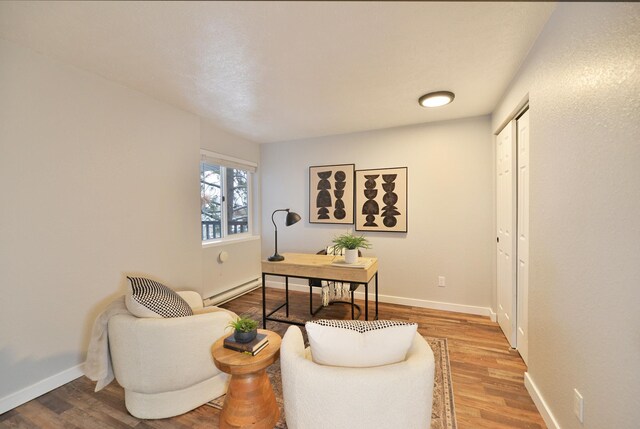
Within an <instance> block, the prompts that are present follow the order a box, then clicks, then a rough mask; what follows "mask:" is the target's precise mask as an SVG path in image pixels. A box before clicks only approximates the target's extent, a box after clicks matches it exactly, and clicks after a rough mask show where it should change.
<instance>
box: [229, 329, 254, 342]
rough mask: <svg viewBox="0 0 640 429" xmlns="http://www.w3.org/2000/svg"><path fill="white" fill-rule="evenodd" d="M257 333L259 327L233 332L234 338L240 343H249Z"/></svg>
mask: <svg viewBox="0 0 640 429" xmlns="http://www.w3.org/2000/svg"><path fill="white" fill-rule="evenodd" d="M256 335H258V330H257V329H254V330H253V331H249V332H242V331H234V332H233V338H234V339H235V340H236V341H237V342H239V343H248V342H250V341H253V339H254V338H255V337H256Z"/></svg>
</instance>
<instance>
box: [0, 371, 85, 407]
mask: <svg viewBox="0 0 640 429" xmlns="http://www.w3.org/2000/svg"><path fill="white" fill-rule="evenodd" d="M83 367H84V363H81V364H80V365H76V366H74V367H72V368H69V369H67V370H65V371H62V372H59V373H58V374H55V375H52V376H51V377H48V378H45V379H44V380H41V381H38V382H37V383H35V384H32V385H31V386H28V387H25V388H24V389H22V390H19V391H17V392H15V393H12V394H10V395H7V396H5V397H4V398H0V414H3V413H6V412H7V411H9V410H12V409H14V408H15V407H17V406H19V405H22V404H24V403H25V402H29V401H31V400H32V399H35V398H37V397H38V396H41V395H44V394H45V393H47V392H50V391H52V390H53V389H57V388H58V387H60V386H62V385H64V384H67V383H69V382H70V381H73V380H75V379H76V378H79V377H82V376H83V375H84V370H83Z"/></svg>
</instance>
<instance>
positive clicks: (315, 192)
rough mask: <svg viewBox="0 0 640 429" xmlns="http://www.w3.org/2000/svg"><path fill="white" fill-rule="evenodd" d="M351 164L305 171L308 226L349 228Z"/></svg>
mask: <svg viewBox="0 0 640 429" xmlns="http://www.w3.org/2000/svg"><path fill="white" fill-rule="evenodd" d="M355 167H356V166H355V164H336V165H316V166H311V167H309V223H333V224H347V225H348V224H353V217H354V216H353V190H354V172H355Z"/></svg>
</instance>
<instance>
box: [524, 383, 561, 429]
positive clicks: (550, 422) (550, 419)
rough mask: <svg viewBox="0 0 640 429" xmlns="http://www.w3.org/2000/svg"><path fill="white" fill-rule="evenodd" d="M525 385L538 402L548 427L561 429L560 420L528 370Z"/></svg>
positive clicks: (539, 409)
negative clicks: (552, 411)
mask: <svg viewBox="0 0 640 429" xmlns="http://www.w3.org/2000/svg"><path fill="white" fill-rule="evenodd" d="M524 387H526V388H527V392H529V395H530V396H531V399H533V403H534V404H536V408H538V411H539V412H540V415H541V416H542V419H543V420H544V422H545V423H546V424H547V427H548V428H549V429H560V425H559V424H558V421H557V420H556V418H555V417H554V416H553V413H551V410H550V409H549V406H548V405H547V403H546V402H545V400H544V398H543V397H542V394H541V393H540V391H539V390H538V387H537V386H536V384H535V383H534V382H533V379H532V378H531V376H530V375H529V373H528V372H525V373H524Z"/></svg>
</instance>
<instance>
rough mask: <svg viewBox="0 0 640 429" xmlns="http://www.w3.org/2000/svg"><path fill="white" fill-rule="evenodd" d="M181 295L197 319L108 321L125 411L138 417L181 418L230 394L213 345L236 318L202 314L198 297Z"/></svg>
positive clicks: (212, 310) (124, 317)
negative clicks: (176, 416)
mask: <svg viewBox="0 0 640 429" xmlns="http://www.w3.org/2000/svg"><path fill="white" fill-rule="evenodd" d="M178 293H179V294H180V295H181V296H182V297H183V298H184V299H185V300H186V301H187V303H188V304H189V305H190V306H191V307H192V308H193V310H194V313H196V314H194V315H193V316H188V317H179V318H171V319H155V318H138V317H135V316H133V315H131V314H118V315H115V316H113V317H111V319H110V320H109V328H108V329H109V348H110V351H111V360H112V363H113V370H114V374H115V377H116V380H117V381H118V383H120V385H121V386H122V387H123V388H124V391H125V405H126V407H127V410H128V411H129V412H130V413H131V414H132V415H133V416H135V417H138V418H142V419H159V418H165V417H171V416H175V415H178V414H182V413H185V412H187V411H190V410H192V409H194V408H196V407H199V406H200V405H202V404H204V403H206V402H208V401H210V400H212V399H214V398H217V397H218V396H220V395H222V394H224V393H225V392H226V390H227V385H228V380H227V374H225V373H223V372H221V371H220V370H218V368H216V366H215V364H214V363H213V360H212V357H211V345H212V344H213V343H214V342H215V341H216V340H217V339H218V338H220V337H221V336H222V335H224V334H225V328H226V327H227V324H228V323H229V321H231V320H233V319H234V318H235V317H236V315H235V314H234V313H232V312H230V311H227V310H224V309H222V308H217V307H208V308H203V306H202V298H201V297H200V295H199V294H198V293H197V292H178ZM228 332H229V331H227V332H226V333H228Z"/></svg>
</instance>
